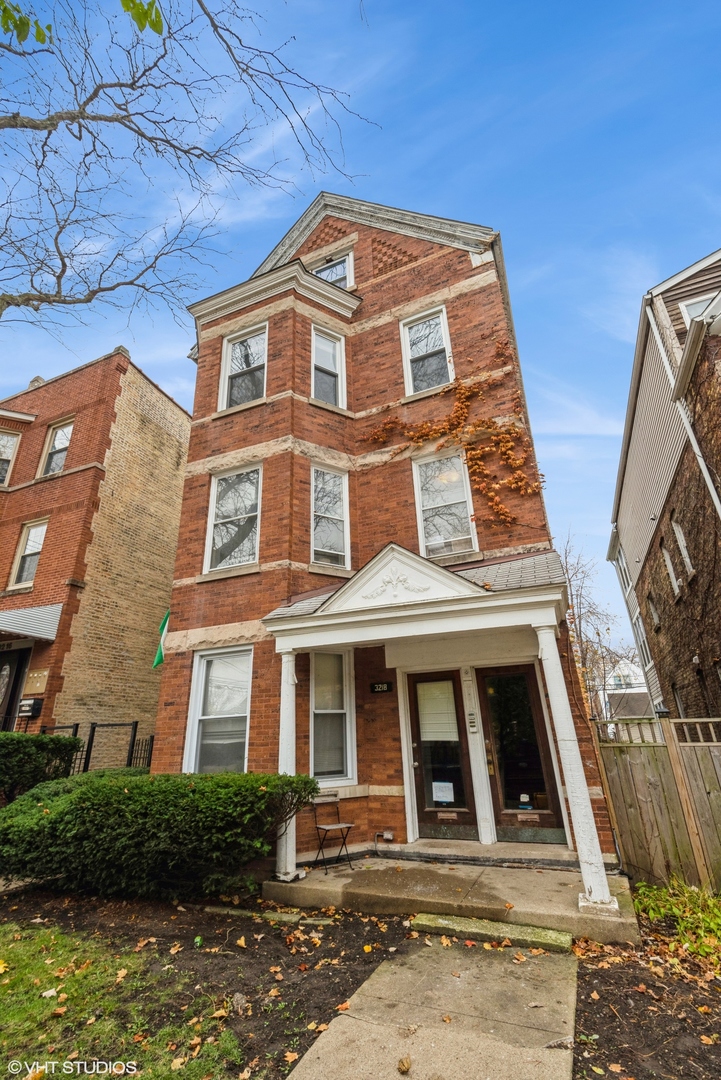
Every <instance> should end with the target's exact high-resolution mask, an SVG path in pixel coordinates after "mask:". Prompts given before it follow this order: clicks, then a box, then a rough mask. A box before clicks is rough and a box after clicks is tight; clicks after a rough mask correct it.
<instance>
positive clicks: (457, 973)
mask: <svg viewBox="0 0 721 1080" xmlns="http://www.w3.org/2000/svg"><path fill="white" fill-rule="evenodd" d="M451 975H452V976H453V978H454V979H460V977H461V973H460V971H452V972H451Z"/></svg>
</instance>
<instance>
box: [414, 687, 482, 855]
mask: <svg viewBox="0 0 721 1080" xmlns="http://www.w3.org/2000/svg"><path fill="white" fill-rule="evenodd" d="M408 689H409V698H410V706H411V735H412V753H413V774H414V777H415V784H416V804H417V806H418V834H419V836H427V837H437V838H439V839H446V840H477V839H478V828H477V825H476V810H475V806H474V801H473V783H472V781H471V768H470V762H469V759H468V736H467V733H466V721H465V715H464V711H463V696H462V693H461V677H460V672H458V671H440V672H438V671H434V672H432V673H429V674H426V675H409V676H408Z"/></svg>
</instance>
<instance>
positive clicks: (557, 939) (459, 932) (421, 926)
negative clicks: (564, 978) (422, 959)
mask: <svg viewBox="0 0 721 1080" xmlns="http://www.w3.org/2000/svg"><path fill="white" fill-rule="evenodd" d="M411 926H412V927H413V929H414V930H417V931H418V933H419V934H444V935H445V936H446V937H448V936H449V935H451V936H453V937H458V938H464V939H465V940H467V941H496V942H498V943H499V944H500V943H501V942H503V941H510V943H511V945H515V946H517V947H520V948H522V949H545V950H546V952H570V951H571V945H572V944H573V938H572V937H571V935H570V934H562V933H561V932H560V931H559V930H545V929H543V927H540V926H519V925H518V924H517V923H503V922H493V921H492V920H491V919H464V918H463V917H462V916H460V915H429V914H428V913H427V912H419V913H418V915H416V916H415V917H414V918H413V919H411Z"/></svg>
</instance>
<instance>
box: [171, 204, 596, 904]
mask: <svg viewBox="0 0 721 1080" xmlns="http://www.w3.org/2000/svg"><path fill="white" fill-rule="evenodd" d="M190 310H191V312H192V313H193V315H194V316H195V318H196V322H197V331H198V349H197V360H198V380H197V390H196V399H195V408H194V414H193V423H192V434H191V439H190V448H189V460H188V466H187V470H186V485H185V494H184V500H183V512H182V519H181V529H180V542H179V548H178V557H177V562H176V570H175V581H174V588H173V596H172V604H171V620H170V632H169V634H168V637H167V639H166V662H165V665H164V671H163V684H162V692H161V707H160V713H159V718H158V724H157V742H156V756H155V758H154V761H153V768H154V769H155V770H157V771H178V770H185V771H189V772H193V771H209V772H212V771H220V770H223V769H228V768H231V769H238V770H243V769H251V770H277V769H280V771H285V772H293V771H295V770H296V769H297V770H298V771H303V772H309V773H311V774H313V775H315V776H316V777H317V778H318V780H319V783H320V784H321V787H323V788H327V789H331V790H333V791H337V792H338V793H339V795H340V797H341V798H342V799H343V811H342V813H343V817H344V818H345V819H346V820H349V821H353V822H355V823H356V829H355V833H354V839H355V840H357V841H360V842H371V843H372V841H373V838H374V836H375V834H376V833H378V832H381V831H383V830H387V831H392V832H393V834H394V836H395V839H396V840H397V841H398V840H399V841H400V842H402V843H414V842H415V841H417V840H418V838H419V837H420V838H435V840H437V841H441V842H442V841H447V840H458V839H462V840H468V841H469V843H473V842H476V843H477V842H478V841H480V842H481V843H483V844H494V843H497V842H499V841H512V840H520V841H526V842H534V841H537V842H538V843H547V844H563V845H571V846H573V845H574V844H575V845H576V846H577V848H578V852H579V857H580V862H581V866H582V869H583V873H584V880H585V884H586V889H587V899H588V900H589V901H591V902H595V901H598V902H599V903H601V904H602V905H603V904H604V903H605V904H607V905H612V903H614V902H613V901H611V900H610V899H609V893H608V887H607V882H606V878H605V874H604V870H603V861H602V851H604V852H607V853H611V852H612V851H613V845H612V840H611V834H610V829H609V825H608V819H607V816H606V809H605V804H604V801H603V795H602V791H601V787H600V780H599V776H598V771H597V764H596V759H595V754H594V750H593V746H592V742H591V739H590V735H589V730H588V726H587V722H586V719H585V714H584V706H583V701H582V695H581V691H580V688H579V685H578V680H577V676H576V671H575V668H574V665H573V660H572V655H571V652H570V650H569V648H568V637H567V628H566V624H565V621H564V619H565V613H566V608H567V598H566V588H565V583H564V578H563V573H562V570H561V565H560V561H559V559H558V556H557V554H556V553H555V552H554V551H553V550H552V544H551V537H550V534H549V528H548V523H547V520H546V515H545V510H544V505H543V499H542V495H541V492H540V484H539V483H538V473H537V469H536V463H535V459H534V454H533V447H532V444H531V441H530V433H529V427H528V419H527V415H526V408H525V402H524V397H523V388H522V383H521V376H520V369H519V366H518V361H517V355H516V345H515V339H514V332H513V325H512V320H511V313H510V304H509V298H508V290H507V285H506V279H505V275H504V268H503V259H502V253H501V245H500V240H499V238H498V235H497V233H495V232H493V231H492V230H490V229H487V228H483V227H480V226H476V225H468V224H464V223H461V222H456V221H449V220H445V219H440V218H435V217H430V216H427V215H423V214H416V213H410V212H407V211H401V210H393V209H389V208H387V207H382V206H376V205H374V204H370V203H366V202H360V201H357V200H354V199H348V198H344V197H339V196H333V195H327V194H323V195H320V196H319V197H318V198H317V199H316V200H315V202H314V203H313V204H312V206H311V207H310V208H309V209H308V210H307V211H306V213H305V214H303V216H302V217H301V218H300V219H299V221H298V222H297V223H296V224H295V225H294V226H293V228H292V229H291V230H290V232H289V233H288V234H287V235H286V236H285V237H284V239H283V240H282V241H281V242H280V244H278V246H277V247H276V248H275V249H274V250H273V251H272V252H271V254H270V255H269V256H268V258H267V259H266V260H265V262H264V263H263V264H262V266H261V267H260V268H259V269H258V270H257V271H256V273H255V274H254V275H253V276H252V277H251V278H250V279H249V280H248V281H246V282H243V283H242V284H240V285H238V286H236V287H234V288H232V289H228V290H227V291H225V292H223V293H221V294H219V295H217V296H213V297H210V298H209V299H207V300H203V301H201V302H199V303H196V304H194V305H193V306H192V307H191V309H190ZM314 840H315V833H314V830H313V827H312V817H311V816H310V815H301V818H300V819H299V821H298V822H297V836H296V828H295V827H293V828H291V829H289V830H288V832H287V833H286V834H285V836H284V837H283V838H282V839H281V842H279V845H278V874H279V876H281V877H282V878H285V879H288V878H291V877H293V876H294V875H295V874H296V873H298V872H299V871H297V870H296V843H297V844H298V847H299V850H300V851H301V852H308V851H310V850H311V849H312V847H313V844H314Z"/></svg>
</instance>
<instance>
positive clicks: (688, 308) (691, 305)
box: [678, 292, 717, 326]
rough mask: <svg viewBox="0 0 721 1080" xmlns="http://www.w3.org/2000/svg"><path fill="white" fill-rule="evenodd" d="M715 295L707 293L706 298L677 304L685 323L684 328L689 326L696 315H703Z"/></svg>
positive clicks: (699, 297) (701, 297)
mask: <svg viewBox="0 0 721 1080" xmlns="http://www.w3.org/2000/svg"><path fill="white" fill-rule="evenodd" d="M716 295H717V294H716V293H715V292H712V293H708V295H707V296H697V297H694V298H693V299H692V300H682V301H681V302H680V303H679V305H678V306H679V307H680V309H681V314H682V315H683V321H684V322H685V323H686V326H690V325H691V319H695V318H696V316H697V315H703V313H704V311H705V310H706V308H707V307H708V306H709V304H710V303H711V301H712V300H713V298H714V297H715V296H716Z"/></svg>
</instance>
